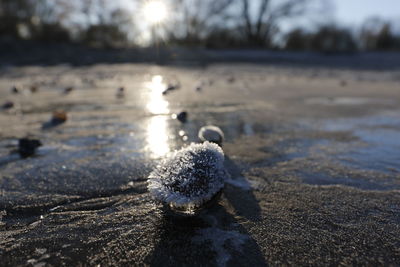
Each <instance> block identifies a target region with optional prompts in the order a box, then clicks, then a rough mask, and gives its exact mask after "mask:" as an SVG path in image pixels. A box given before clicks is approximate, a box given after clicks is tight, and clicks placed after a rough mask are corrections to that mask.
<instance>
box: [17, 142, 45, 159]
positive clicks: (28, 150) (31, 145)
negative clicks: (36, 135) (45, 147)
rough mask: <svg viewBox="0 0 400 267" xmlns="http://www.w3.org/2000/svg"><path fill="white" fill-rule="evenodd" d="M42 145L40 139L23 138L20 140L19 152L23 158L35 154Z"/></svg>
mask: <svg viewBox="0 0 400 267" xmlns="http://www.w3.org/2000/svg"><path fill="white" fill-rule="evenodd" d="M40 146H42V142H40V140H37V139H29V138H21V139H19V140H18V153H19V155H20V156H21V157H22V158H27V157H30V156H33V155H34V154H35V153H36V149H37V148H38V147H40Z"/></svg>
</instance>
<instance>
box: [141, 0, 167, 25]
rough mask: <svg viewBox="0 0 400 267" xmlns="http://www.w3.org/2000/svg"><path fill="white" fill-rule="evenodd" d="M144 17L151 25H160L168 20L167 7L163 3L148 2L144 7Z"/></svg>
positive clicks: (154, 0) (153, 0)
mask: <svg viewBox="0 0 400 267" xmlns="http://www.w3.org/2000/svg"><path fill="white" fill-rule="evenodd" d="M143 12H144V16H145V19H146V21H147V22H149V23H151V24H153V25H154V24H160V23H162V22H163V21H164V20H165V19H166V18H167V7H166V5H165V4H164V3H163V2H162V1H156V0H152V1H148V2H146V4H145V5H144V7H143Z"/></svg>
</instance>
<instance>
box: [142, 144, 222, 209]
mask: <svg viewBox="0 0 400 267" xmlns="http://www.w3.org/2000/svg"><path fill="white" fill-rule="evenodd" d="M226 177H227V172H226V170H225V168H224V153H223V151H222V149H221V148H220V147H219V146H217V145H215V144H212V143H209V142H205V143H203V144H191V145H190V146H188V147H186V148H183V149H181V150H179V151H175V152H173V153H172V154H170V155H169V156H168V157H166V158H165V159H164V160H163V161H162V162H161V164H160V165H159V166H157V167H156V169H155V170H154V171H153V172H152V173H151V174H150V175H149V178H148V189H149V191H150V193H151V194H152V195H153V196H154V197H155V198H156V199H158V200H160V201H162V202H164V203H167V204H169V205H172V206H176V207H185V206H192V207H196V206H201V205H202V204H203V203H205V202H207V201H208V200H210V199H211V198H212V197H213V196H215V195H216V194H217V193H218V192H219V191H220V190H221V189H222V187H224V183H225V179H226Z"/></svg>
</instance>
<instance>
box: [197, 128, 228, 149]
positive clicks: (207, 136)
mask: <svg viewBox="0 0 400 267" xmlns="http://www.w3.org/2000/svg"><path fill="white" fill-rule="evenodd" d="M199 138H200V140H201V141H203V142H204V141H209V142H213V143H216V144H219V145H221V144H222V142H223V141H224V132H223V131H222V130H221V129H220V128H219V127H217V126H214V125H208V126H204V127H201V128H200V130H199Z"/></svg>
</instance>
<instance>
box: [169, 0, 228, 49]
mask: <svg viewBox="0 0 400 267" xmlns="http://www.w3.org/2000/svg"><path fill="white" fill-rule="evenodd" d="M234 2H235V0H218V1H216V0H201V1H199V0H172V3H171V6H172V7H173V8H174V13H173V14H172V16H174V19H172V21H170V23H169V25H168V27H166V31H167V35H168V36H169V38H171V39H183V40H184V41H185V42H189V43H191V42H193V43H196V42H199V41H201V40H202V39H203V38H204V37H205V36H206V35H207V34H209V33H210V32H212V31H213V30H214V29H215V28H217V27H220V26H221V25H224V24H225V23H226V20H227V18H228V17H229V8H230V6H231V5H232V4H233V3H234Z"/></svg>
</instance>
